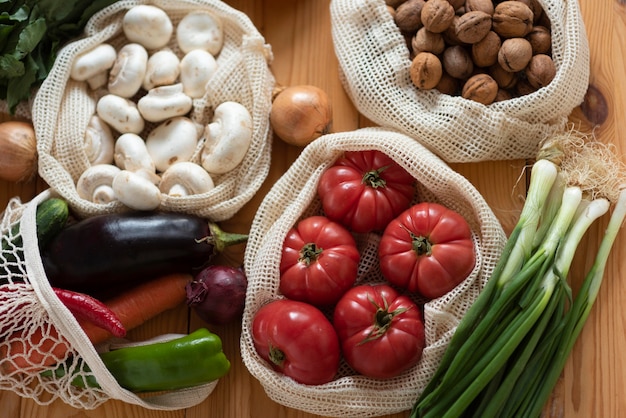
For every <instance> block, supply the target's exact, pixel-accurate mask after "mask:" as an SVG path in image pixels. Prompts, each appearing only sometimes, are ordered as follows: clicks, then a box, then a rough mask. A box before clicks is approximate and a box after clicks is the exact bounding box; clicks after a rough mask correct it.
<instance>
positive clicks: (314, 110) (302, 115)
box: [270, 85, 332, 147]
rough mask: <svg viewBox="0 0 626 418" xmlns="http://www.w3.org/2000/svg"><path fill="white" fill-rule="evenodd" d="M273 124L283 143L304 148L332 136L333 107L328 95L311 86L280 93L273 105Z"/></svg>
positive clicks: (299, 86)
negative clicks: (330, 134) (319, 139)
mask: <svg viewBox="0 0 626 418" xmlns="http://www.w3.org/2000/svg"><path fill="white" fill-rule="evenodd" d="M270 124H271V125H272V129H273V130H274V133H275V134H276V135H277V136H278V137H279V138H280V139H282V140H283V141H285V142H286V143H288V144H291V145H296V146H301V147H304V146H306V145H308V144H309V143H311V142H312V141H313V140H315V139H317V138H319V137H320V136H322V135H325V134H327V133H329V132H330V129H331V125H332V106H331V104H330V101H329V99H328V95H327V94H326V92H325V91H324V90H322V89H320V88H318V87H315V86H311V85H297V86H290V87H286V88H284V89H282V90H279V91H278V92H277V93H276V94H275V95H274V100H273V102H272V108H271V110H270Z"/></svg>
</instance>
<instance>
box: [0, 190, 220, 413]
mask: <svg viewBox="0 0 626 418" xmlns="http://www.w3.org/2000/svg"><path fill="white" fill-rule="evenodd" d="M53 196H58V195H57V194H56V193H54V192H53V191H52V190H51V189H49V190H46V191H44V192H42V193H40V194H39V195H38V196H36V197H35V198H34V199H33V200H31V201H30V202H28V203H25V204H24V203H22V202H21V201H20V199H19V198H17V197H16V198H13V199H11V200H10V201H9V203H8V205H7V208H6V209H5V211H4V212H3V214H2V219H1V220H0V242H1V243H2V252H1V253H0V295H2V296H1V303H0V334H1V338H0V353H1V354H2V357H0V389H2V390H10V391H13V392H15V393H17V394H18V395H20V396H22V397H25V398H30V399H33V400H34V401H35V402H37V403H38V404H40V405H47V404H50V403H52V402H54V401H56V400H58V399H60V400H62V401H64V402H65V403H67V404H69V405H71V406H73V407H75V408H80V409H94V408H96V407H98V406H99V405H101V404H102V403H104V402H106V401H107V400H109V399H117V400H121V401H124V402H127V403H130V404H135V405H139V406H142V407H144V408H148V409H156V410H177V409H184V408H189V407H191V406H194V405H197V404H199V403H201V402H202V401H204V400H205V399H206V398H207V397H208V396H209V395H210V394H211V393H212V391H213V390H214V388H215V387H216V386H217V384H218V382H219V381H217V380H216V381H213V382H210V383H208V384H205V385H201V386H197V387H192V388H187V389H182V390H176V391H170V392H159V393H156V394H152V393H148V394H142V395H137V394H134V393H132V392H130V391H128V390H126V389H124V388H122V387H121V386H119V384H118V383H117V381H116V380H115V378H114V377H113V376H112V375H111V374H110V372H109V371H108V370H107V368H106V366H105V365H104V363H103V362H102V360H101V359H100V357H99V355H98V352H97V351H96V348H95V347H94V346H93V344H92V343H91V342H90V340H89V338H88V337H87V335H86V334H85V333H84V332H83V331H82V328H81V327H80V325H79V323H78V322H77V320H76V319H75V317H74V316H73V314H72V313H71V312H70V311H69V310H68V309H67V308H66V307H65V305H63V303H62V302H61V301H60V300H59V299H58V298H57V296H56V295H55V293H54V291H53V290H52V288H51V287H50V284H49V282H48V280H47V278H46V275H45V271H44V268H43V265H42V262H41V257H40V254H39V246H38V241H37V228H36V222H35V219H36V218H35V216H36V210H37V206H38V205H39V204H40V203H41V202H43V201H44V200H46V199H48V198H50V197H53ZM18 225H19V226H18ZM24 346H25V347H31V348H32V350H33V351H32V352H31V351H29V354H28V355H27V356H24V355H23V348H21V347H24ZM12 347H13V348H12ZM15 347H17V349H16V348H15ZM54 348H57V349H58V348H62V349H61V350H59V351H58V352H60V353H62V354H59V355H55V354H54V353H55V351H54ZM68 359H72V361H71V362H68ZM59 364H66V365H70V366H69V367H68V366H66V369H65V376H63V377H56V378H52V377H50V376H46V373H48V374H50V372H53V371H54V370H55V369H57V365H59ZM84 364H87V365H89V369H86V368H84V366H83V365H84ZM77 377H78V378H80V377H83V378H90V377H91V378H93V377H95V380H96V381H97V382H98V384H99V385H100V388H93V387H89V388H80V387H77V386H75V385H73V384H72V380H73V379H74V378H77Z"/></svg>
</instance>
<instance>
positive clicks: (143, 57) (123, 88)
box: [107, 43, 148, 98]
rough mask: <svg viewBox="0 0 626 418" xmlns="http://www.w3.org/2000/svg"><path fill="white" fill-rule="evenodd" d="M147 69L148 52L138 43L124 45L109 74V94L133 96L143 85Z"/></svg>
mask: <svg viewBox="0 0 626 418" xmlns="http://www.w3.org/2000/svg"><path fill="white" fill-rule="evenodd" d="M147 67H148V51H146V49H145V48H144V47H143V46H141V45H140V44H138V43H130V44H126V45H124V46H123V47H122V48H121V49H120V50H119V52H118V53H117V58H116V59H115V63H114V64H113V68H111V71H110V73H109V83H108V85H107V88H108V89H109V92H110V93H112V94H116V95H118V96H121V97H126V98H128V97H132V96H134V95H135V94H136V93H137V92H138V91H139V89H140V88H141V85H142V84H143V79H144V77H145V75H146V69H147Z"/></svg>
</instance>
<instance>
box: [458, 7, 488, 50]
mask: <svg viewBox="0 0 626 418" xmlns="http://www.w3.org/2000/svg"><path fill="white" fill-rule="evenodd" d="M454 30H455V33H456V37H457V38H458V39H459V40H460V41H461V42H463V43H466V44H473V43H476V42H478V41H480V40H481V39H483V38H484V37H485V35H487V33H489V31H490V30H491V15H489V14H487V13H485V12H482V11H480V10H476V11H473V12H466V13H464V14H463V15H461V16H459V18H458V19H455V20H454Z"/></svg>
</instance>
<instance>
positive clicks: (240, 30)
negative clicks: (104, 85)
mask: <svg viewBox="0 0 626 418" xmlns="http://www.w3.org/2000/svg"><path fill="white" fill-rule="evenodd" d="M139 4H152V5H154V6H157V7H160V8H161V9H163V10H165V11H166V12H167V13H168V15H169V17H170V19H171V21H172V24H173V25H174V28H176V25H177V23H178V22H179V21H180V20H181V19H182V18H183V17H184V16H185V15H186V14H187V13H189V12H192V11H202V10H204V11H209V12H211V13H212V14H213V15H214V16H216V17H217V18H219V19H221V21H222V23H223V31H224V45H223V47H222V49H221V51H220V52H219V55H218V56H217V70H216V72H215V73H214V74H213V76H212V78H211V79H210V81H209V83H208V86H207V87H208V91H207V92H206V94H205V95H204V96H203V97H202V98H199V99H194V101H193V108H192V110H191V114H190V118H191V119H192V120H193V121H194V122H196V123H197V124H199V126H206V124H207V123H208V122H210V120H211V118H212V115H213V109H215V107H217V105H219V104H220V103H222V102H225V101H236V102H239V103H240V104H242V105H244V106H245V107H246V108H247V109H248V111H249V112H250V114H251V116H252V120H253V138H252V143H251V145H250V148H249V150H248V152H247V154H246V156H245V158H244V160H243V161H242V162H241V163H240V164H239V165H238V166H237V167H236V168H235V169H233V170H231V171H230V172H228V173H225V174H222V175H219V176H217V177H214V178H213V180H214V182H215V188H214V189H213V190H211V191H209V192H207V193H203V194H199V195H192V196H184V197H172V196H168V195H163V197H164V199H163V200H162V204H161V207H159V209H161V210H167V211H177V212H185V213H191V214H196V215H199V216H202V217H205V218H210V219H211V220H213V221H221V220H225V219H228V218H230V217H232V216H233V215H234V214H235V213H236V212H237V211H238V210H239V209H241V207H242V206H243V205H244V204H245V203H247V202H248V201H249V200H250V199H251V198H252V196H254V194H255V193H256V192H257V190H258V189H259V188H260V187H261V184H262V183H263V181H264V180H265V177H266V176H267V173H268V172H269V167H270V153H271V130H270V126H269V111H270V107H271V97H272V90H273V88H274V84H275V81H274V77H273V75H272V73H271V72H270V70H269V67H268V63H269V62H270V61H271V59H272V53H271V48H270V46H269V45H267V44H265V40H264V38H263V37H262V36H261V35H260V33H259V32H258V30H257V29H256V28H255V26H254V25H253V24H252V22H251V21H250V19H249V17H248V16H247V15H245V14H244V13H242V12H240V11H238V10H235V9H233V8H231V7H230V6H228V5H227V4H225V3H224V2H221V1H216V0H177V1H165V0H160V1H150V2H148V1H132V0H125V1H119V2H116V3H114V4H112V5H111V6H109V7H107V8H105V9H103V10H102V11H100V12H99V13H97V14H96V15H94V16H93V17H92V18H91V19H90V21H89V22H88V24H87V26H86V27H85V37H84V38H81V39H79V40H76V41H74V42H72V43H70V44H68V45H67V46H66V47H64V48H63V49H62V50H61V51H60V52H59V55H58V57H57V59H56V61H55V64H54V66H53V68H52V69H51V71H50V73H49V75H48V77H47V78H46V80H45V81H44V82H43V84H42V85H41V87H40V88H39V90H38V92H37V94H36V97H35V99H34V103H33V109H32V118H33V124H34V127H35V132H36V134H37V141H38V142H37V151H38V152H39V174H40V175H41V177H42V178H43V179H44V180H45V181H46V182H47V183H48V184H49V185H50V187H52V188H53V189H55V190H56V191H57V192H58V193H59V194H60V195H61V196H62V197H64V198H65V199H66V200H67V201H68V202H69V204H70V206H71V207H72V209H74V211H75V212H76V213H77V214H78V216H80V217H87V216H90V215H95V214H101V213H111V212H119V211H121V210H123V209H124V205H122V204H121V203H120V202H112V203H109V204H99V203H92V202H90V201H88V200H86V199H82V198H81V197H80V196H79V195H78V193H77V191H76V186H75V184H76V181H77V180H78V178H79V176H80V175H81V174H82V173H83V171H85V169H86V168H87V167H89V165H90V164H89V160H88V158H87V154H86V152H85V145H84V136H85V129H86V127H87V124H88V122H89V119H90V117H91V116H92V115H93V114H94V113H95V106H96V102H97V99H98V98H99V97H100V96H101V95H102V94H104V93H103V91H102V89H99V90H96V91H92V90H90V88H89V87H88V86H87V83H86V82H78V81H74V80H72V79H70V76H69V75H70V69H71V66H72V63H73V61H74V59H75V58H76V57H77V56H78V55H79V54H80V53H82V52H85V51H88V50H90V49H92V48H94V47H95V46H97V45H99V44H102V43H105V42H106V43H110V44H111V45H113V46H114V47H116V48H120V47H121V46H122V45H124V44H126V43H128V41H127V39H126V37H125V36H124V35H123V33H122V18H123V16H124V14H125V13H126V11H127V10H128V9H130V8H132V7H133V6H136V5H139ZM174 30H175V29H174ZM167 46H168V47H169V48H170V49H171V50H172V51H173V52H175V53H177V54H178V55H179V58H182V55H181V53H180V50H179V48H178V45H177V42H176V36H175V34H173V35H172V39H171V40H170V44H168V45H167ZM105 92H106V90H105ZM152 128H154V124H150V123H146V128H145V129H144V132H142V133H140V136H141V137H142V138H144V139H145V137H146V134H147V133H148V132H149V131H150V129H152ZM202 145H203V141H202V138H201V140H200V141H199V144H198V149H200V148H201V147H202ZM193 158H194V159H193V161H196V162H197V161H198V158H199V153H198V152H196V155H195V156H194V157H193Z"/></svg>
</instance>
